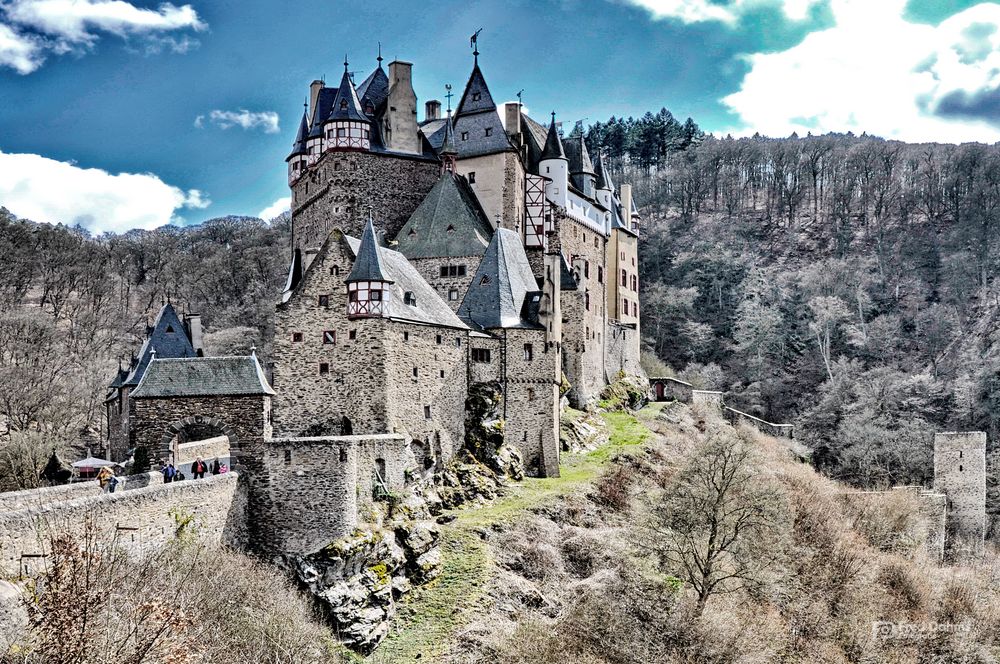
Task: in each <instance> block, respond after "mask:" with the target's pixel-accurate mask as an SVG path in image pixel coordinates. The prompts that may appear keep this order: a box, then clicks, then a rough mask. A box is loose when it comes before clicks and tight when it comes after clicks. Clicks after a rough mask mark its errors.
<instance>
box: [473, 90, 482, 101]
mask: <svg viewBox="0 0 1000 664" xmlns="http://www.w3.org/2000/svg"><path fill="white" fill-rule="evenodd" d="M482 98H483V93H481V92H473V93H472V101H479V100H480V99H482Z"/></svg>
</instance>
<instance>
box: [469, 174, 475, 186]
mask: <svg viewBox="0 0 1000 664" xmlns="http://www.w3.org/2000/svg"><path fill="white" fill-rule="evenodd" d="M469 184H476V172H475V171H469Z"/></svg>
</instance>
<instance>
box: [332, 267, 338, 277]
mask: <svg viewBox="0 0 1000 664" xmlns="http://www.w3.org/2000/svg"><path fill="white" fill-rule="evenodd" d="M330 274H332V275H333V276H335V277H339V276H340V266H339V265H334V266H333V267H331V268H330Z"/></svg>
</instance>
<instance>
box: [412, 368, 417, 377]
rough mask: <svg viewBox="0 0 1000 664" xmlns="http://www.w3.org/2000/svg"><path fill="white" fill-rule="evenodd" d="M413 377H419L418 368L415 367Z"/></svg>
mask: <svg viewBox="0 0 1000 664" xmlns="http://www.w3.org/2000/svg"><path fill="white" fill-rule="evenodd" d="M413 377H414V378H416V377H417V368H416V367H413Z"/></svg>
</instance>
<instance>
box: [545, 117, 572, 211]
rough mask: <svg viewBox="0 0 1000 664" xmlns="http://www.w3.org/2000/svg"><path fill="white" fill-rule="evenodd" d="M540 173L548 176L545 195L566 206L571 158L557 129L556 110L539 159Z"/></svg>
mask: <svg viewBox="0 0 1000 664" xmlns="http://www.w3.org/2000/svg"><path fill="white" fill-rule="evenodd" d="M538 174H539V175H542V176H544V177H546V178H548V181H547V182H546V183H545V197H546V198H548V199H549V200H550V201H552V202H553V203H555V204H557V205H560V206H562V207H566V197H567V190H568V189H569V160H568V159H566V151H565V150H563V144H562V139H560V138H559V132H558V131H557V130H556V112H555V111H552V123H551V124H550V125H549V133H548V135H547V136H546V137H545V148H544V149H543V150H542V157H541V159H540V160H539V161H538Z"/></svg>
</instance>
